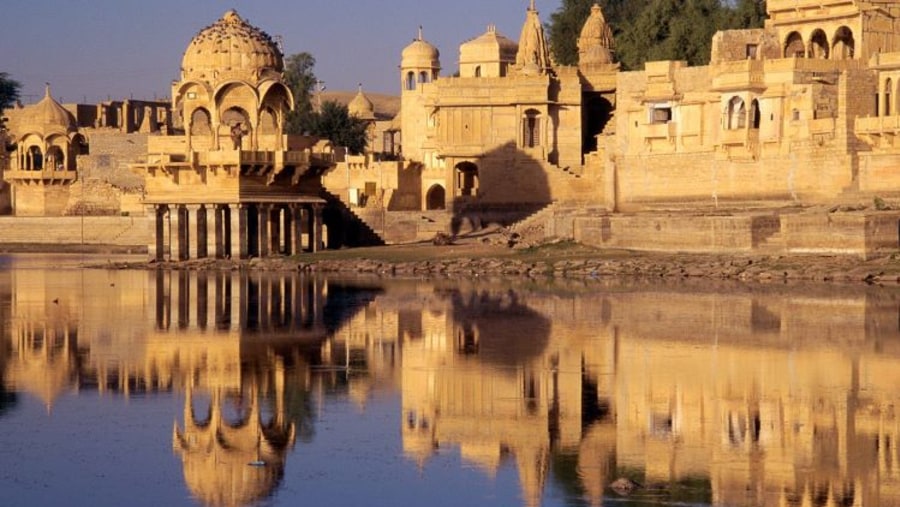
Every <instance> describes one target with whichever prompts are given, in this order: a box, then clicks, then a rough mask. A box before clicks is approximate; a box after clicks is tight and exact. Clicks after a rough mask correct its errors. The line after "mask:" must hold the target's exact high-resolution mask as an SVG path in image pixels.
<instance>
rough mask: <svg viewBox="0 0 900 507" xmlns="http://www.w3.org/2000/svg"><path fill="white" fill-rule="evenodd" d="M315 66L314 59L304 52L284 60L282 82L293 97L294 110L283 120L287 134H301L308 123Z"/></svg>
mask: <svg viewBox="0 0 900 507" xmlns="http://www.w3.org/2000/svg"><path fill="white" fill-rule="evenodd" d="M315 65H316V59H315V58H313V56H312V55H311V54H309V53H306V52H304V53H297V54H294V55H290V56H288V57H286V58H285V59H284V81H285V84H287V86H288V88H290V90H291V93H292V94H293V95H294V110H293V111H292V112H290V113H289V114H288V115H287V118H286V120H285V131H286V132H287V133H289V134H302V133H303V132H304V128H305V127H306V126H307V124H308V123H309V117H310V115H311V114H312V112H313V107H312V97H313V93H314V91H315V88H316V81H317V80H316V75H315V73H314V72H313V67H315Z"/></svg>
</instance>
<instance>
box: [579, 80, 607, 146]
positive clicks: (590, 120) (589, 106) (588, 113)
mask: <svg viewBox="0 0 900 507" xmlns="http://www.w3.org/2000/svg"><path fill="white" fill-rule="evenodd" d="M581 102H582V104H584V106H583V108H582V119H581V124H582V129H581V131H582V138H581V153H582V154H585V153H590V152H592V151H597V135H598V134H600V133H601V132H603V129H604V128H606V124H607V123H609V121H610V119H612V114H613V109H614V106H613V103H612V102H611V101H610V100H609V99H608V98H606V97H604V96H603V94H602V93H597V92H585V93H584V94H582V99H581Z"/></svg>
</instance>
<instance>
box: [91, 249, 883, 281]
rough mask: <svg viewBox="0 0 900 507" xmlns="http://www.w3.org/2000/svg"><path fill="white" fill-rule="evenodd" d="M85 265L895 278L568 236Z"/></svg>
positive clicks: (535, 276)
mask: <svg viewBox="0 0 900 507" xmlns="http://www.w3.org/2000/svg"><path fill="white" fill-rule="evenodd" d="M85 267H88V268H105V269H149V270H188V271H200V270H210V271H213V270H224V271H235V270H249V271H263V272H264V271H271V272H277V271H290V272H295V271H300V272H306V273H318V274H334V275H342V276H343V275H356V274H362V275H376V276H386V277H398V278H459V277H502V278H511V279H512V278H520V279H532V280H547V279H566V280H573V279H606V278H625V277H628V278H634V279H642V280H652V279H658V280H667V281H671V280H677V279H708V280H731V281H739V282H759V283H772V282H785V283H786V282H819V283H865V284H900V253H897V254H892V255H888V256H883V257H878V258H874V259H870V260H865V261H864V260H861V259H859V258H855V257H848V256H824V255H722V254H716V255H710V254H692V253H677V252H673V253H658V252H638V251H629V250H606V249H603V250H601V249H595V248H592V247H587V246H584V245H581V244H577V243H573V242H557V243H548V244H544V245H541V246H537V247H532V248H527V249H511V248H507V247H501V246H497V245H488V244H485V243H483V242H482V243H479V244H456V243H455V244H453V245H449V246H434V245H431V244H430V243H429V244H425V243H417V244H410V245H389V246H382V247H369V248H357V249H346V250H334V251H324V252H319V253H315V254H311V253H305V254H301V255H298V256H292V257H267V258H252V259H248V260H239V261H235V260H230V259H197V260H189V261H180V262H170V261H162V262H156V261H144V262H106V263H105V264H95V265H86V266H85Z"/></svg>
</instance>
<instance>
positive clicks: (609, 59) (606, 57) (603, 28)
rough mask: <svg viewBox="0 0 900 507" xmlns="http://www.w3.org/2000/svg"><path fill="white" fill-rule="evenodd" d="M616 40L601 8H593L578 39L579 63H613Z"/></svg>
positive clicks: (596, 6) (595, 6)
mask: <svg viewBox="0 0 900 507" xmlns="http://www.w3.org/2000/svg"><path fill="white" fill-rule="evenodd" d="M614 50H615V40H614V39H613V33H612V29H611V28H610V27H609V25H608V24H607V23H606V19H605V18H604V17H603V12H602V10H601V9H600V6H599V5H597V4H594V6H593V7H591V15H590V16H589V17H588V19H587V21H585V23H584V28H582V29H581V36H580V37H579V38H578V63H579V64H581V65H592V64H607V63H613V52H614Z"/></svg>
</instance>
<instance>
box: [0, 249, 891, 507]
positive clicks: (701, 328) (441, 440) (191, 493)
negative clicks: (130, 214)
mask: <svg viewBox="0 0 900 507" xmlns="http://www.w3.org/2000/svg"><path fill="white" fill-rule="evenodd" d="M81 260H83V258H80V257H21V256H19V257H0V323H2V328H0V505H4V506H36V505H76V504H77V505H94V506H106V505H109V506H113V505H115V506H119V505H148V506H151V505H152V506H157V505H186V506H190V505H216V506H218V505H223V506H244V505H272V506H280V505H429V506H442V505H447V506H456V505H504V506H506V505H522V506H538V505H543V506H568V505H573V506H580V505H722V506H761V505H772V506H835V507H836V506H877V505H900V455H898V451H897V443H898V438H900V424H898V418H897V413H896V411H897V410H898V407H897V406H896V405H898V401H900V290H898V289H893V288H879V287H866V286H850V287H843V286H837V285H829V286H784V285H757V286H742V285H722V286H719V285H715V284H713V283H712V282H709V281H705V282H703V283H694V284H675V283H670V284H657V285H638V284H628V283H626V282H611V281H606V282H603V281H591V282H586V283H585V282H569V283H567V284H561V285H556V286H548V285H538V284H533V283H532V284H527V283H521V282H499V281H495V282H491V281H466V280H461V281H437V282H426V281H397V280H376V279H361V280H346V279H344V280H341V279H325V278H317V277H309V276H306V275H300V274H293V275H288V276H284V275H271V274H261V273H250V274H247V273H239V272H228V273H215V272H213V273H196V272H193V273H188V272H159V273H157V272H144V271H107V270H97V269H91V270H87V269H77V268H76V267H75V266H77V264H78V262H79V261H81ZM623 477H624V478H628V479H631V480H632V481H634V482H635V483H637V484H639V485H640V486H641V487H638V488H637V489H635V490H634V491H633V492H631V493H630V494H627V495H623V494H622V493H620V492H617V491H616V490H615V489H614V488H611V487H610V485H611V484H612V483H613V481H615V480H616V479H619V478H623Z"/></svg>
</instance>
